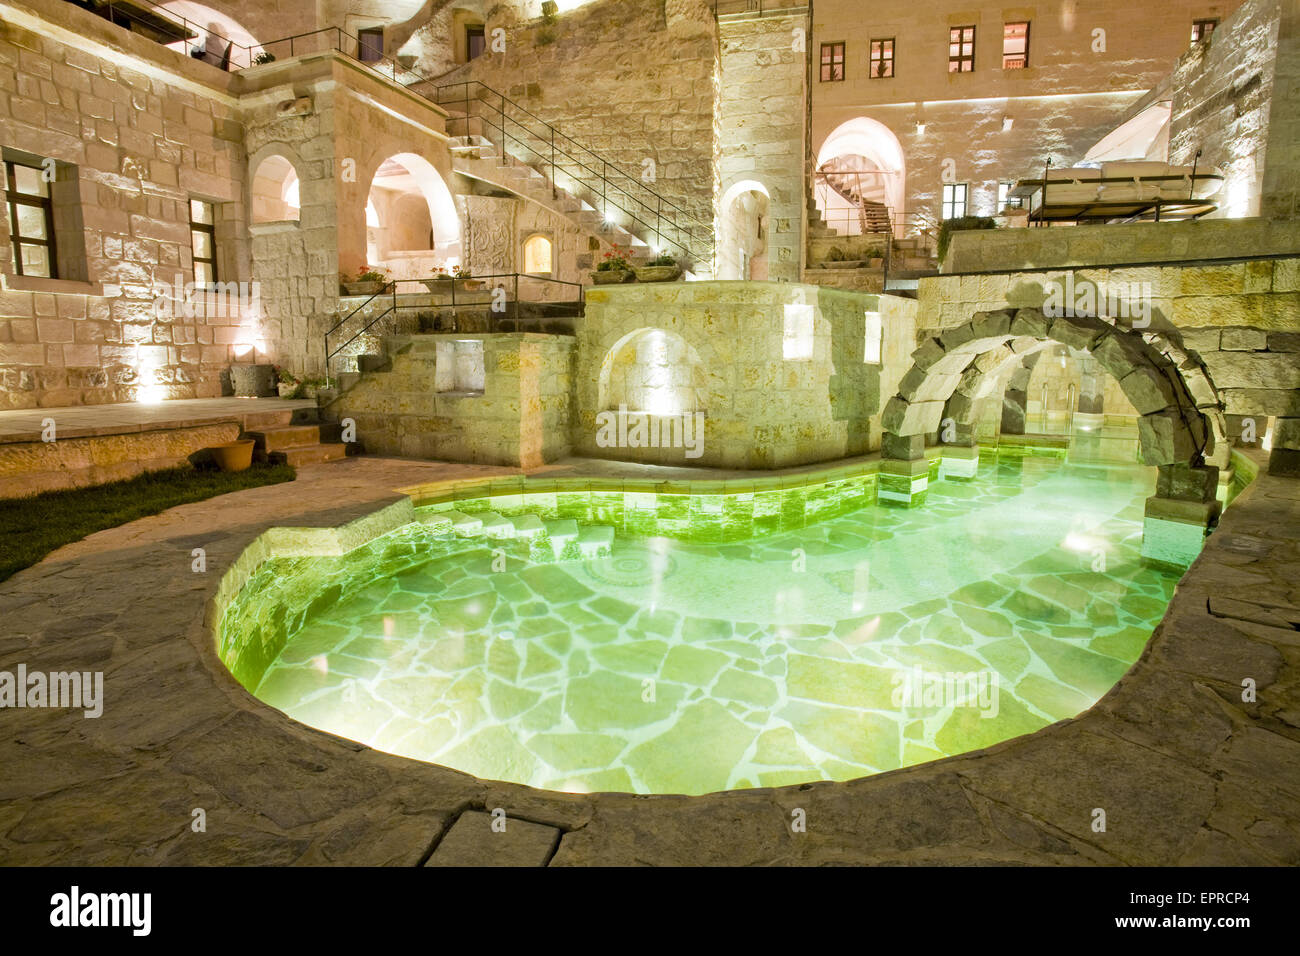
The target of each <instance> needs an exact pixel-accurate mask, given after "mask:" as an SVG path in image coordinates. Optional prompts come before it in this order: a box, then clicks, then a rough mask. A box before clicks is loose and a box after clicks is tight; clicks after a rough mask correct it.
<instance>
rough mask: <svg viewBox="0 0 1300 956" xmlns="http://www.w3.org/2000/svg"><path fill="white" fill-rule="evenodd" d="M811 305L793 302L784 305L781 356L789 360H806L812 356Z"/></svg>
mask: <svg viewBox="0 0 1300 956" xmlns="http://www.w3.org/2000/svg"><path fill="white" fill-rule="evenodd" d="M813 333H814V320H813V307H812V306H811V305H805V304H800V303H795V304H791V305H787V306H786V307H785V328H784V330H783V335H782V337H781V357H782V358H784V359H786V360H788V361H790V360H792V361H807V360H808V359H811V358H812V357H813V341H814V337H813Z"/></svg>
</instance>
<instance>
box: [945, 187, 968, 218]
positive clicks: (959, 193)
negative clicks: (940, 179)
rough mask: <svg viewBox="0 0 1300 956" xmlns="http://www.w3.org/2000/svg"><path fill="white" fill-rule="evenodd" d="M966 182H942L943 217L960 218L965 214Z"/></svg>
mask: <svg viewBox="0 0 1300 956" xmlns="http://www.w3.org/2000/svg"><path fill="white" fill-rule="evenodd" d="M966 193H967V188H966V183H944V184H943V218H944V219H960V218H961V217H962V216H964V215H966Z"/></svg>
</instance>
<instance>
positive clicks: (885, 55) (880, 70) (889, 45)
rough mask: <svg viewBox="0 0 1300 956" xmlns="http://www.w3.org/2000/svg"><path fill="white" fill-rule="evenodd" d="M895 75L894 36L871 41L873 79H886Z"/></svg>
mask: <svg viewBox="0 0 1300 956" xmlns="http://www.w3.org/2000/svg"><path fill="white" fill-rule="evenodd" d="M893 75H894V38H893V37H890V38H889V39H888V40H872V41H871V73H870V76H871V78H872V79H884V78H888V77H891V76H893Z"/></svg>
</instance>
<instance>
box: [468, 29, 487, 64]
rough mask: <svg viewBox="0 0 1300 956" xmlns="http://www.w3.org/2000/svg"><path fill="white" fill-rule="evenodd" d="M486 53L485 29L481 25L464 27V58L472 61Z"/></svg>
mask: <svg viewBox="0 0 1300 956" xmlns="http://www.w3.org/2000/svg"><path fill="white" fill-rule="evenodd" d="M486 52H487V28H486V27H484V25H483V24H481V23H478V24H472V25H470V26H466V27H465V58H466V59H467V60H474V59H477V58H478V57H480V56H482V55H483V54H484V53H486Z"/></svg>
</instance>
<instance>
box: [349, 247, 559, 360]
mask: <svg viewBox="0 0 1300 956" xmlns="http://www.w3.org/2000/svg"><path fill="white" fill-rule="evenodd" d="M471 286H473V287H472V288H471ZM521 286H522V288H523V289H524V291H525V293H526V294H525V295H523V296H521V294H520V289H521ZM538 289H545V290H551V291H552V292H554V297H551V295H549V294H544V295H534V294H532V292H533V291H536V290H538ZM530 290H531V291H530ZM583 292H584V287H583V285H582V284H581V283H578V282H569V281H566V280H563V279H553V278H551V277H549V276H538V275H530V274H528V273H519V272H504V273H498V274H495V275H485V276H474V277H472V278H469V279H397V280H394V281H391V282H388V283H385V285H384V287H383V288H382V289H380V290H379V291H378V292H376V293H375V294H373V295H371V296H369V297H367V298H366V300H365V301H364V302H361V303H360V304H358V305H357V306H355V307H354V308H353V309H352V310H351V311H349V312H348V314H347V315H345V316H343V317H342V318H341V319H339V320H338V322H336V323H335V324H334V325H333V326H332V327H331V328H330V329H329V331H327V332H326V333H325V376H326V378H327V379H329V380H331V381H333V380H334V378H335V366H336V364H337V363H338V361H339V359H340V358H343V359H346V358H347V357H349V356H351V355H354V354H357V353H356V351H355V350H353V351H349V349H351V347H352V346H353V344H354V343H357V342H358V341H360V340H362V339H364V338H367V337H369V338H374V337H376V336H381V335H383V334H393V333H396V332H398V331H400V327H401V326H402V325H403V320H404V318H405V320H406V321H405V324H406V325H410V326H412V327H413V328H412V331H418V330H419V324H418V322H419V315H420V314H421V313H429V314H436V315H438V316H440V317H449V318H450V320H451V321H450V326H449V327H448V328H446V329H440V330H439V331H447V332H453V333H454V332H461V331H466V329H463V328H461V321H460V317H461V312H462V310H467V309H472V310H474V311H475V312H479V313H483V312H486V314H487V318H488V321H487V324H486V325H487V327H486V328H482V329H476V330H474V331H479V332H498V331H501V330H502V329H501V326H502V323H503V322H505V321H507V320H508V321H509V322H510V323H511V324H512V326H513V328H512V329H511V331H524V329H523V328H522V326H523V325H526V324H527V323H528V322H529V321H534V320H530V319H529V318H527V317H526V316H523V315H522V314H521V313H522V309H521V307H523V308H528V307H532V308H533V309H536V310H545V309H546V308H547V307H560V308H563V309H567V310H568V311H569V313H570V314H576V312H578V311H580V310H581V309H582V306H583V301H584V296H583ZM565 296H567V298H566V297H565ZM544 320H545V319H544V317H543V318H540V319H537V320H536V321H544Z"/></svg>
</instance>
